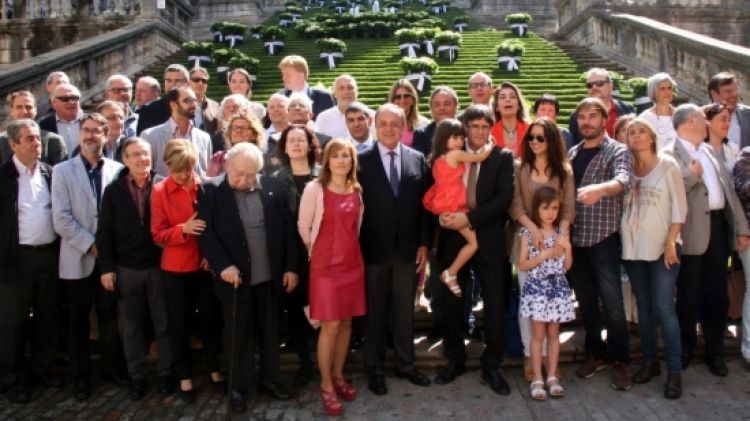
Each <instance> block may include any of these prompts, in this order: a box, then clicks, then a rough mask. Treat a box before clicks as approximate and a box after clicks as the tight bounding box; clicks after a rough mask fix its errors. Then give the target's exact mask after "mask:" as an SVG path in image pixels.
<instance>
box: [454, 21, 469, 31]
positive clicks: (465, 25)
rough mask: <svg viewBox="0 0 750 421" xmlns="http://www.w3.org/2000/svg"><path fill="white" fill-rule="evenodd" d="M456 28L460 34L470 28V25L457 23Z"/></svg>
mask: <svg viewBox="0 0 750 421" xmlns="http://www.w3.org/2000/svg"><path fill="white" fill-rule="evenodd" d="M454 26H455V28H456V29H457V30H458V32H463V31H464V30H465V29H466V28H468V27H469V24H468V23H457V24H455V25H454Z"/></svg>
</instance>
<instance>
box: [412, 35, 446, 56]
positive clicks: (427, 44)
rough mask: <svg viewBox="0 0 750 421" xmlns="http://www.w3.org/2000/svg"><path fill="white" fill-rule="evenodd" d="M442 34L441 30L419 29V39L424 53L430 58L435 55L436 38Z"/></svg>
mask: <svg viewBox="0 0 750 421" xmlns="http://www.w3.org/2000/svg"><path fill="white" fill-rule="evenodd" d="M439 33H440V28H419V29H417V39H418V40H419V43H420V44H421V48H422V52H423V53H425V54H427V55H428V56H434V55H435V36H436V35H437V34H439Z"/></svg>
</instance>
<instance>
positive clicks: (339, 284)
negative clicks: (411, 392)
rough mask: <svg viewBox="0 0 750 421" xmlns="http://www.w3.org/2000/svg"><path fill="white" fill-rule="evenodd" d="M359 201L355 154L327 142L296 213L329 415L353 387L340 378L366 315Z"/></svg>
mask: <svg viewBox="0 0 750 421" xmlns="http://www.w3.org/2000/svg"><path fill="white" fill-rule="evenodd" d="M362 211H363V207H362V198H361V195H360V186H359V183H358V182H357V152H356V150H355V149H354V146H353V145H352V144H351V143H350V142H348V141H345V140H342V139H333V140H331V141H329V142H328V144H327V145H326V147H325V150H324V152H323V162H322V168H321V171H320V176H319V177H318V178H317V179H316V180H315V181H312V182H310V183H308V184H307V186H306V187H305V191H304V193H303V194H302V200H301V202H300V209H299V222H298V226H299V232H300V236H301V237H302V241H303V242H304V243H305V247H307V250H308V253H309V256H310V287H309V288H310V318H311V319H314V320H320V322H321V329H320V336H319V337H318V349H317V356H318V368H319V370H320V377H321V381H320V399H321V401H322V402H323V406H324V407H325V410H326V413H327V414H328V415H341V414H342V413H343V412H344V407H343V406H342V404H341V402H340V401H339V399H338V397H339V396H340V397H341V398H343V399H344V400H347V401H351V400H354V398H355V397H356V396H357V389H355V388H354V386H352V384H351V383H350V382H349V381H348V380H346V379H345V378H344V374H343V369H344V362H345V361H346V354H347V352H348V351H349V337H350V335H351V326H352V317H355V316H361V315H363V314H365V308H366V304H365V268H364V261H363V260H362V253H361V251H360V248H359V228H360V225H361V224H362Z"/></svg>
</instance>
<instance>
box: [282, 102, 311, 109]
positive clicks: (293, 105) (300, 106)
mask: <svg viewBox="0 0 750 421" xmlns="http://www.w3.org/2000/svg"><path fill="white" fill-rule="evenodd" d="M287 108H289V109H290V110H295V109H296V110H306V109H307V107H306V106H305V105H304V104H298V103H292V104H289V106H288V107H287Z"/></svg>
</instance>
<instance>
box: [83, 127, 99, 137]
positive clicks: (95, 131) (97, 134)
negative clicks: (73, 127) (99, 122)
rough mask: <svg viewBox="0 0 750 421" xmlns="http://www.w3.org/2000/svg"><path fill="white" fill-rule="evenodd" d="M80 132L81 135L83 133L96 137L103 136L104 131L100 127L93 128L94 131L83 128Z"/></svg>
mask: <svg viewBox="0 0 750 421" xmlns="http://www.w3.org/2000/svg"><path fill="white" fill-rule="evenodd" d="M81 131H82V132H83V133H85V134H93V135H96V136H99V135H102V134H104V129H102V128H101V127H97V128H94V129H92V128H89V127H84V128H82V129H81Z"/></svg>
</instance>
